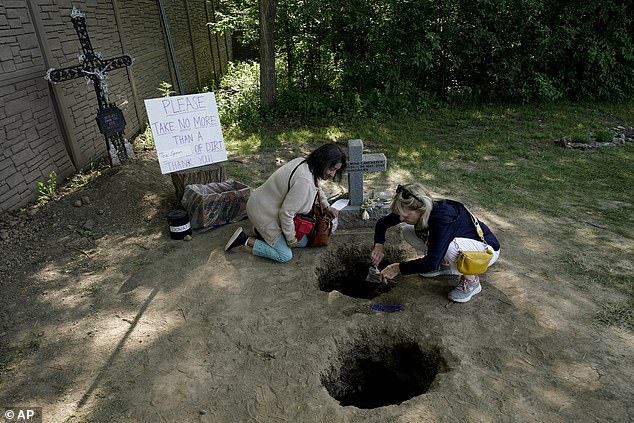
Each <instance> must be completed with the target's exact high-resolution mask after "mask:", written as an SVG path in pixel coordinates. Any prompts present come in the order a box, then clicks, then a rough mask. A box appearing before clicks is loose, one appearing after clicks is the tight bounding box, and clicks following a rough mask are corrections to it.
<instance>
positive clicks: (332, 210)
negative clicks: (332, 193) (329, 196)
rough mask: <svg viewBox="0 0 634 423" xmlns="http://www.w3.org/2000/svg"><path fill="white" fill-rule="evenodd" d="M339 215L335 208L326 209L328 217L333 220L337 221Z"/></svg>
mask: <svg viewBox="0 0 634 423" xmlns="http://www.w3.org/2000/svg"><path fill="white" fill-rule="evenodd" d="M338 213H339V210H337V209H336V208H334V207H328V208H327V209H326V215H328V216H330V217H331V218H333V219H335V218H336V217H337V214H338Z"/></svg>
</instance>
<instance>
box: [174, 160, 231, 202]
mask: <svg viewBox="0 0 634 423" xmlns="http://www.w3.org/2000/svg"><path fill="white" fill-rule="evenodd" d="M170 176H171V177H172V184H174V190H175V194H176V201H177V202H178V205H179V206H180V205H181V200H182V198H183V194H184V193H185V187H186V186H187V185H189V184H208V183H210V182H222V181H224V180H225V179H227V172H226V170H225V165H224V163H215V164H211V165H207V166H200V167H195V168H192V169H186V170H181V171H179V172H172V173H170Z"/></svg>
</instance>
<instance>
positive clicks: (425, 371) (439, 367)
mask: <svg viewBox="0 0 634 423" xmlns="http://www.w3.org/2000/svg"><path fill="white" fill-rule="evenodd" d="M372 338H373V339H372ZM445 371H447V366H446V363H445V360H444V359H443V357H442V356H441V354H440V351H439V350H438V348H435V347H429V348H425V349H423V348H421V346H420V345H419V344H417V343H415V342H413V341H407V340H392V341H390V340H388V339H386V337H385V336H380V337H379V336H375V337H370V339H364V340H363V342H356V343H353V344H352V345H349V346H348V348H345V349H344V350H341V351H339V354H338V357H337V359H336V360H335V362H334V363H333V364H332V365H331V367H330V368H329V369H328V370H326V372H324V373H323V374H322V376H321V383H322V385H323V386H324V387H325V388H326V390H327V391H328V393H329V394H330V395H331V396H332V397H333V398H334V399H336V400H337V401H339V403H340V404H341V405H342V406H348V405H353V406H355V407H358V408H365V409H368V408H377V407H383V406H386V405H395V404H400V403H402V402H403V401H407V400H408V399H411V398H414V397H416V396H419V395H421V394H424V393H425V392H427V390H428V389H429V387H430V385H431V384H432V382H433V381H434V379H435V377H436V375H437V374H438V373H439V372H445Z"/></svg>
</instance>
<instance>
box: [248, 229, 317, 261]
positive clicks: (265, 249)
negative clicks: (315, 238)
mask: <svg viewBox="0 0 634 423" xmlns="http://www.w3.org/2000/svg"><path fill="white" fill-rule="evenodd" d="M306 245H308V236H304V237H303V238H302V240H301V241H299V242H298V243H297V246H298V247H305V246H306ZM253 255H254V256H259V257H266V258H268V259H271V260H275V261H277V262H280V263H286V262H287V261H290V260H291V259H292V258H293V250H292V249H291V247H289V246H288V244H286V239H285V238H284V235H280V237H279V238H278V239H277V241H276V242H275V245H274V246H273V247H271V246H270V245H269V244H267V243H266V242H265V241H262V240H261V239H256V240H255V242H254V243H253Z"/></svg>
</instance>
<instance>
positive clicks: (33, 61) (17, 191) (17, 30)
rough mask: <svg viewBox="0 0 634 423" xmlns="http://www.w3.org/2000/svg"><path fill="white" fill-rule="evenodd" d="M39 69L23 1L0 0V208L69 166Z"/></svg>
mask: <svg viewBox="0 0 634 423" xmlns="http://www.w3.org/2000/svg"><path fill="white" fill-rule="evenodd" d="M43 71H45V64H44V57H43V53H42V51H41V47H40V45H39V42H38V37H37V33H36V30H35V27H34V24H33V21H32V20H31V17H30V13H29V9H28V5H27V3H26V1H17V0H15V1H10V0H6V1H2V2H0V146H1V148H0V210H10V209H14V208H18V207H20V206H22V205H24V204H26V203H28V202H29V201H32V200H33V199H35V198H36V195H37V182H38V181H44V180H46V179H47V178H48V175H49V174H50V173H51V172H55V173H56V174H57V175H60V177H64V176H68V175H70V174H71V173H72V172H73V170H74V167H73V164H72V162H71V160H70V157H69V155H68V154H67V152H66V148H65V145H64V139H63V137H62V136H61V134H60V128H59V125H58V122H57V119H56V115H55V110H54V107H53V102H52V100H51V96H50V92H49V86H48V83H47V82H46V81H45V80H44V79H43V76H44V73H43Z"/></svg>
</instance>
